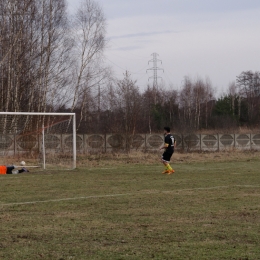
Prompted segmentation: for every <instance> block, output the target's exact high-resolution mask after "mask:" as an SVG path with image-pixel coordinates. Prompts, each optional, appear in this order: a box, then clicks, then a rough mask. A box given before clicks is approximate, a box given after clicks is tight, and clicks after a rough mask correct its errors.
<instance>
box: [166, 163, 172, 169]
mask: <svg viewBox="0 0 260 260" xmlns="http://www.w3.org/2000/svg"><path fill="white" fill-rule="evenodd" d="M166 170H168V171H171V170H172V167H171V165H170V164H169V163H168V164H167V165H166Z"/></svg>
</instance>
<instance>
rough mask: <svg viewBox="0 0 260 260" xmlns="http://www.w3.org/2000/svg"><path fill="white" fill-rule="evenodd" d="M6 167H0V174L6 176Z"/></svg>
mask: <svg viewBox="0 0 260 260" xmlns="http://www.w3.org/2000/svg"><path fill="white" fill-rule="evenodd" d="M6 171H7V167H6V166H4V165H0V174H6Z"/></svg>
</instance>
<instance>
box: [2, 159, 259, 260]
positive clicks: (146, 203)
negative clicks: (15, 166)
mask: <svg viewBox="0 0 260 260" xmlns="http://www.w3.org/2000/svg"><path fill="white" fill-rule="evenodd" d="M174 166H175V167H174V168H175V170H176V173H175V174H173V175H170V176H168V175H162V174H161V171H162V170H163V167H162V166H160V165H159V166H158V165H150V166H149V165H145V166H141V165H126V166H125V167H123V166H118V167H116V166H114V167H108V168H105V167H106V166H104V167H103V168H101V167H100V168H92V169H88V168H87V167H86V168H85V169H83V168H82V169H77V170H75V171H71V172H68V171H66V172H58V171H48V172H45V173H26V174H21V175H6V176H0V192H1V198H0V211H1V212H0V221H1V229H0V259H3V260H5V259H12V260H15V259H17V260H22V259H26V260H28V259H59V260H61V259H64V260H65V259H77V260H78V259H84V260H85V259H91V260H92V259H93V260H95V259H105V260H108V259H113V260H117V259H118V260H119V259H131V260H138V259H140V260H141V259H142V260H143V259H161V260H165V259H198V260H201V259H207V260H208V259H216V260H219V259H221V260H222V259H235V260H242V259H243V260H245V259H248V260H249V259H252V260H255V259H260V246H259V245H260V170H259V169H260V161H259V160H257V159H254V160H251V161H240V162H237V161H236V162H235V161H234V162H220V163H212V162H211V163H203V162H201V163H179V164H176V165H174Z"/></svg>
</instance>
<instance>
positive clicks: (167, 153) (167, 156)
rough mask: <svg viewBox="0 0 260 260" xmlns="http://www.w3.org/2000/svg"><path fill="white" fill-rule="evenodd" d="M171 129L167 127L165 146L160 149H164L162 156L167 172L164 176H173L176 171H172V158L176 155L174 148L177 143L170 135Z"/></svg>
mask: <svg viewBox="0 0 260 260" xmlns="http://www.w3.org/2000/svg"><path fill="white" fill-rule="evenodd" d="M170 131H171V129H170V127H168V126H166V127H164V145H163V146H161V147H160V150H162V149H164V153H163V155H162V163H163V164H164V166H165V171H163V172H162V173H163V174H166V173H167V174H173V173H174V170H173V169H172V167H171V165H170V160H171V157H172V154H173V153H174V146H175V145H176V141H175V139H174V137H173V136H172V134H171V133H170Z"/></svg>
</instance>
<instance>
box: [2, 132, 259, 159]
mask: <svg viewBox="0 0 260 260" xmlns="http://www.w3.org/2000/svg"><path fill="white" fill-rule="evenodd" d="M173 135H174V137H175V138H176V141H177V149H179V150H183V151H221V150H229V149H233V148H235V149H238V150H260V134H214V135H213V134H212V135H203V134H199V135H198V134H191V135H180V134H173ZM41 139H42V135H41V133H40V134H39V133H37V134H35V133H32V134H31V135H30V134H27V135H26V137H24V136H23V135H16V134H13V135H12V134H0V154H1V155H2V156H4V155H6V154H13V155H17V154H19V153H23V152H27V153H28V154H32V153H37V152H39V151H40V149H41V145H40V143H41V141H40V140H41ZM72 139H73V137H72V134H67V133H66V132H65V130H64V133H62V132H60V133H58V132H56V133H51V134H48V133H47V134H46V135H45V145H46V147H47V148H48V149H49V152H56V153H61V152H62V151H67V150H69V149H72V148H71V147H72V142H73V140H72ZM163 140H164V137H163V135H160V134H136V135H133V136H126V135H124V134H104V135H102V134H77V135H76V147H77V153H78V154H85V153H88V152H90V153H95V152H112V151H116V150H123V151H124V150H126V151H152V150H156V149H157V148H158V147H159V146H161V144H162V143H163Z"/></svg>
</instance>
